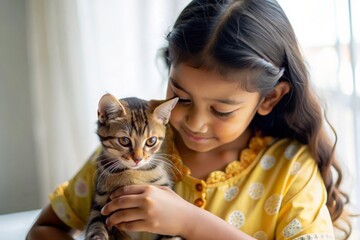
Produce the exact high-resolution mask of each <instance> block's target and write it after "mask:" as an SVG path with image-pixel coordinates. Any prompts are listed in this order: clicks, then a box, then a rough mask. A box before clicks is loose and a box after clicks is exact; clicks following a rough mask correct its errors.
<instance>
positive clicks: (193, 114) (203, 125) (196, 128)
mask: <svg viewBox="0 0 360 240" xmlns="http://www.w3.org/2000/svg"><path fill="white" fill-rule="evenodd" d="M185 125H186V127H187V128H188V129H189V130H190V131H191V132H193V133H205V132H207V130H208V129H207V121H206V116H205V114H202V113H201V112H200V111H197V110H196V109H192V110H191V111H189V113H188V114H187V116H186V121H185Z"/></svg>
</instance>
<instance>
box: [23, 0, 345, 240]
mask: <svg viewBox="0 0 360 240" xmlns="http://www.w3.org/2000/svg"><path fill="white" fill-rule="evenodd" d="M167 40H168V42H169V44H168V47H167V48H166V49H165V51H164V52H165V58H166V62H167V64H168V67H169V81H168V89H167V98H172V97H175V96H176V97H179V103H178V104H177V106H176V107H175V109H174V110H173V112H172V116H171V119H170V124H171V132H170V136H169V139H168V147H167V149H168V154H169V156H171V159H172V161H173V162H174V164H176V166H177V167H178V168H179V169H180V171H181V174H180V175H179V179H178V181H177V182H176V185H175V189H174V191H172V190H170V189H168V188H162V187H155V186H142V185H136V186H129V187H125V188H121V189H118V190H117V191H115V192H114V193H113V194H112V196H111V199H112V201H111V202H109V203H108V204H107V205H106V206H105V207H104V208H103V209H102V214H103V215H104V216H107V224H108V225H109V226H114V227H117V228H119V229H121V230H127V231H147V232H154V233H159V234H164V235H172V236H175V235H178V236H181V237H183V238H185V239H254V238H255V239H333V238H334V231H333V222H335V220H337V219H338V218H339V217H340V216H342V213H343V208H344V204H345V202H344V200H346V199H347V196H346V195H344V194H343V193H342V192H341V191H340V190H339V184H340V181H341V177H342V174H341V171H340V169H339V166H338V164H337V162H336V159H335V157H334V143H332V142H331V141H329V139H328V137H327V136H326V134H325V130H324V123H323V115H322V110H321V108H320V105H319V102H318V100H317V99H316V97H315V95H314V93H313V91H312V89H311V88H310V83H309V76H308V73H307V70H306V67H305V64H304V59H303V57H302V55H301V53H300V50H299V47H298V44H297V40H296V37H295V34H294V31H293V29H292V27H291V25H290V23H289V21H288V19H287V17H286V15H285V13H284V12H283V10H282V9H281V7H280V6H279V4H278V3H277V2H276V1H275V0H193V1H192V2H191V3H190V4H189V5H188V6H187V7H186V8H185V9H184V10H183V11H182V13H181V14H180V16H179V17H178V19H177V21H176V22H175V25H174V27H173V29H172V31H171V32H170V33H169V34H168V36H167ZM95 158H96V153H95V156H93V157H92V159H95ZM94 169H95V167H94V161H93V160H90V161H88V163H87V164H86V165H85V166H84V167H83V169H81V170H80V171H79V173H78V174H77V175H76V176H75V177H74V178H73V179H72V180H70V181H69V182H67V183H64V184H63V185H61V186H59V187H58V188H57V189H56V191H55V192H54V193H53V194H52V195H51V196H50V199H51V204H50V205H49V206H48V207H46V208H45V209H44V210H43V212H42V213H41V214H40V216H39V218H38V219H37V221H36V222H35V224H34V226H33V227H32V229H31V230H30V232H29V235H28V239H71V233H72V230H73V229H82V228H83V227H84V226H85V223H86V218H87V216H88V213H89V207H90V204H91V203H90V199H91V195H92V193H93V191H94V186H93V183H92V178H93V174H94ZM332 170H335V171H336V174H337V181H335V179H334V177H333V175H332ZM345 235H346V234H345Z"/></svg>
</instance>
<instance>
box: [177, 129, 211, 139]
mask: <svg viewBox="0 0 360 240" xmlns="http://www.w3.org/2000/svg"><path fill="white" fill-rule="evenodd" d="M183 131H184V133H185V134H186V136H187V137H188V138H189V139H190V140H192V141H194V142H203V141H206V140H208V139H209V138H207V137H201V136H198V135H196V134H193V133H192V132H191V131H189V130H187V129H184V128H183Z"/></svg>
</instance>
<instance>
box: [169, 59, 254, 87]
mask: <svg viewBox="0 0 360 240" xmlns="http://www.w3.org/2000/svg"><path fill="white" fill-rule="evenodd" d="M253 76H254V74H250V71H249V70H228V71H227V72H226V73H225V72H219V71H217V70H216V69H207V68H202V67H193V66H192V65H189V64H187V63H180V64H177V65H175V66H173V65H172V66H171V67H170V74H169V78H170V80H171V81H173V82H178V83H182V84H185V85H198V84H199V83H202V84H206V85H213V84H214V85H216V86H217V87H225V86H229V87H231V88H235V89H240V90H243V91H246V89H247V86H248V84H249V83H251V81H252V77H253Z"/></svg>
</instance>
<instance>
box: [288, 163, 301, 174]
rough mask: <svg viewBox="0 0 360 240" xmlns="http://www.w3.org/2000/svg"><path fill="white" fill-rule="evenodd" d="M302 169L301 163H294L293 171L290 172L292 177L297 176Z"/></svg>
mask: <svg viewBox="0 0 360 240" xmlns="http://www.w3.org/2000/svg"><path fill="white" fill-rule="evenodd" d="M300 168H301V163H299V162H294V164H293V165H292V167H291V170H290V175H295V174H297V173H298V172H299V170H300Z"/></svg>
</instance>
